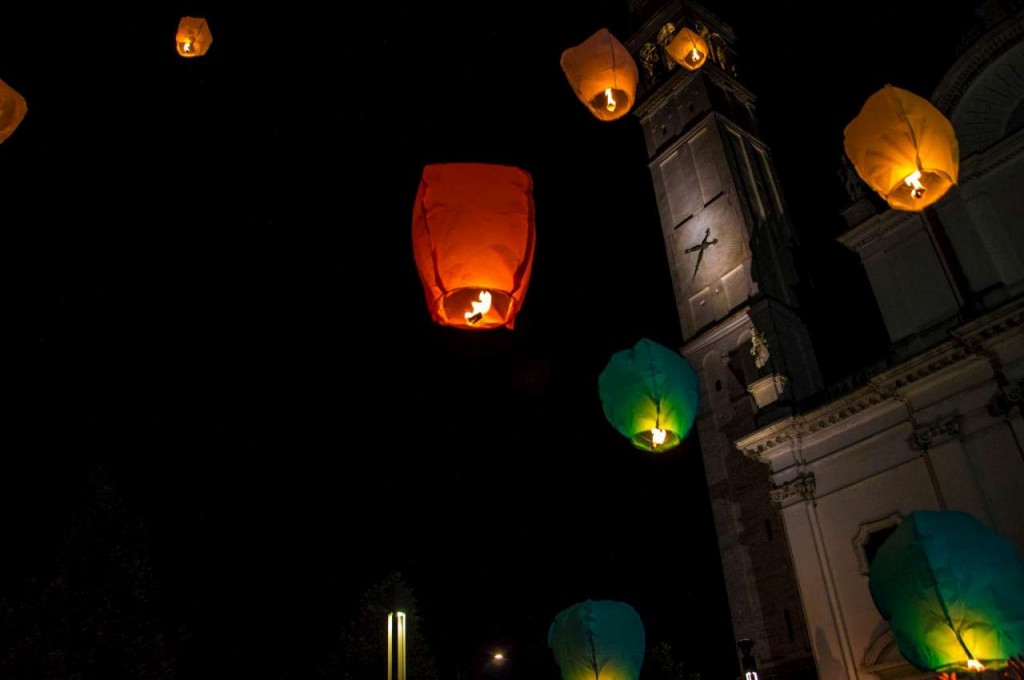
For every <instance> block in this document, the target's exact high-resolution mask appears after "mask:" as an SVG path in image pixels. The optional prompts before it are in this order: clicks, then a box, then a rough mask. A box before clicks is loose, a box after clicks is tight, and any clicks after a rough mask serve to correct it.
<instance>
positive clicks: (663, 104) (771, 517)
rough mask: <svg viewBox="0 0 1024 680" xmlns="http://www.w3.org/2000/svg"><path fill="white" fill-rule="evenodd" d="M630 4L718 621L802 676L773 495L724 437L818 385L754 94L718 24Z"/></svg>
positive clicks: (637, 0) (804, 659)
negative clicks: (697, 406)
mask: <svg viewBox="0 0 1024 680" xmlns="http://www.w3.org/2000/svg"><path fill="white" fill-rule="evenodd" d="M631 12H632V14H633V16H634V19H636V20H637V21H638V22H640V27H639V29H638V30H637V31H636V32H635V33H634V35H633V36H632V37H631V38H630V39H629V40H628V41H627V43H626V46H627V48H628V49H629V50H630V52H631V54H633V56H634V58H635V59H636V62H637V65H638V67H639V69H640V76H641V82H640V84H639V86H638V91H637V105H636V106H635V108H634V109H633V112H634V115H636V116H637V117H638V118H639V120H640V122H641V125H642V127H643V131H644V138H645V141H646V145H647V152H648V157H649V167H650V171H651V178H652V181H653V183H654V190H655V195H656V197H657V201H658V211H659V213H660V216H661V227H662V234H663V236H664V238H665V249H666V254H667V256H668V264H669V268H670V270H671V273H672V282H673V285H674V286H675V299H676V304H677V308H678V313H679V321H680V324H681V326H682V332H683V337H684V339H685V341H684V345H683V347H682V348H681V351H682V353H683V354H684V355H685V356H686V358H687V359H688V360H689V361H690V363H691V364H692V365H693V367H694V368H695V369H696V370H697V372H698V375H699V376H700V384H701V411H700V414H699V416H698V419H697V427H698V433H699V438H700V446H701V450H702V454H703V459H704V469H705V474H706V477H707V484H708V489H709V494H710V497H711V503H712V510H713V515H714V520H715V524H716V527H715V528H716V533H717V535H718V548H719V552H720V556H721V560H722V571H723V575H724V577H725V584H726V590H727V594H728V599H729V608H730V613H731V617H732V624H733V632H734V634H735V639H736V640H744V639H747V640H750V641H752V643H753V644H752V655H753V658H754V659H756V663H757V668H758V672H759V675H760V677H761V678H763V679H764V680H775V679H776V678H780V679H781V678H785V679H789V678H793V679H796V678H813V677H816V671H815V666H814V658H813V654H812V651H811V637H812V635H813V631H808V630H807V628H806V624H805V619H804V615H803V606H802V603H801V601H800V594H799V590H798V588H797V583H796V578H795V576H794V572H793V566H792V559H791V556H790V553H789V548H788V546H787V541H786V537H785V535H784V528H783V524H782V520H781V515H780V513H779V510H778V507H776V505H775V504H774V502H773V498H775V497H779V496H780V493H781V491H780V490H778V489H772V488H771V486H770V479H769V478H770V469H769V468H768V467H767V466H765V465H764V464H763V463H760V462H757V461H755V460H751V459H749V458H746V457H744V455H743V454H742V453H741V452H740V451H738V450H737V448H736V446H735V445H734V443H733V442H735V441H736V440H737V439H738V438H740V437H742V436H744V435H746V434H749V433H750V432H752V431H754V430H755V429H757V428H759V427H762V426H763V425H765V424H767V423H769V422H772V421H774V420H777V419H779V418H781V417H783V416H787V415H790V414H791V413H792V412H793V408H794V406H795V404H796V403H797V402H799V401H801V400H803V399H805V398H807V397H808V396H810V395H812V394H815V393H816V392H818V391H819V390H821V388H822V378H821V374H820V371H819V368H818V364H817V359H816V358H815V354H814V348H813V346H812V344H811V339H810V335H809V333H808V331H807V328H806V326H805V324H804V322H803V321H802V320H801V317H800V313H799V304H798V300H797V291H796V284H797V283H798V275H797V268H796V266H795V258H794V250H795V248H796V247H797V245H798V244H797V238H796V234H795V232H794V230H793V228H792V225H791V224H790V221H789V217H788V211H787V208H786V202H785V200H784V198H783V195H782V191H781V187H780V185H779V181H778V178H777V175H776V172H775V169H774V164H773V161H772V155H771V151H770V150H769V148H768V146H767V145H766V144H765V143H764V141H762V139H761V137H760V133H759V126H758V120H757V115H756V112H755V106H754V105H755V97H754V95H753V94H752V93H751V92H750V91H749V90H747V89H746V88H745V87H744V86H743V85H742V84H741V83H740V81H739V80H738V79H737V69H736V52H735V51H734V49H733V46H734V44H735V42H736V36H735V34H734V32H733V30H732V29H731V28H730V27H729V26H728V25H726V24H724V23H723V22H722V21H721V20H720V19H719V18H718V17H716V16H714V15H713V14H711V13H710V12H709V11H708V10H706V9H705V8H704V7H702V6H701V5H699V4H698V3H696V2H687V1H685V0H668V1H667V2H665V1H664V0H661V1H660V2H659V0H647V1H646V2H645V1H644V0H633V1H632V2H631ZM684 29H690V31H692V32H693V34H696V35H698V36H700V37H701V38H703V40H704V42H705V43H706V45H707V58H706V60H705V61H704V62H703V64H702V65H700V66H699V67H698V68H695V69H693V70H690V68H689V66H688V65H687V64H684V63H681V62H677V61H676V59H675V58H673V56H672V54H670V51H671V52H672V53H674V54H676V55H678V54H679V53H680V51H679V43H678V42H677V43H676V44H675V45H673V43H672V41H673V39H674V38H675V37H676V36H678V35H680V34H681V32H683V31H684ZM687 35H691V34H687ZM688 45H689V47H687V48H686V49H690V50H691V53H692V49H693V47H692V46H693V43H688ZM684 61H685V60H684ZM693 61H697V59H696V55H694V58H693ZM808 483H813V482H808ZM790 486H792V485H790ZM795 488H796V487H794V489H795ZM787 489H788V487H787ZM790 491H792V489H790ZM794 492H796V491H794ZM776 502H777V501H776ZM738 666H739V660H738Z"/></svg>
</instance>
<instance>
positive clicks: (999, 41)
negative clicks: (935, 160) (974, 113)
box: [931, 14, 1024, 115]
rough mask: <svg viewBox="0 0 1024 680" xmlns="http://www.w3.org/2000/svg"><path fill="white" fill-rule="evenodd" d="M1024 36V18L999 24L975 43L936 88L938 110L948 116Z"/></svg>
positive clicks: (933, 99) (934, 102) (933, 95)
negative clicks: (974, 85)
mask: <svg viewBox="0 0 1024 680" xmlns="http://www.w3.org/2000/svg"><path fill="white" fill-rule="evenodd" d="M1022 34H1024V14H1017V15H1016V16H1015V17H1013V18H1012V19H1010V20H1009V21H1005V22H1003V23H1000V24H997V25H996V26H995V28H993V29H992V30H991V31H990V32H989V33H988V34H987V35H985V36H982V37H981V38H979V39H978V40H976V41H975V42H974V44H973V45H972V46H971V48H970V49H969V50H968V51H967V52H965V53H964V54H963V56H961V57H960V59H958V60H957V62H956V63H955V64H954V65H953V67H952V68H951V69H949V71H947V72H946V75H945V77H943V79H942V81H941V82H940V83H939V85H938V87H936V88H935V92H933V93H932V96H931V100H932V103H933V104H935V108H937V109H939V111H942V112H943V113H944V114H946V115H949V114H950V113H951V112H952V110H953V109H954V108H956V106H957V105H958V104H959V103H960V99H961V98H962V97H963V95H964V94H965V93H966V92H967V90H969V89H970V87H971V85H972V84H974V82H975V80H977V78H978V75H979V74H980V73H981V72H982V71H984V70H985V68H986V67H988V65H989V64H991V63H993V62H995V61H996V60H998V59H999V57H1001V56H1002V55H1003V54H1004V53H1005V52H1006V51H1007V50H1008V49H1010V48H1012V47H1013V46H1014V45H1016V44H1017V43H1018V42H1020V39H1021V35H1022Z"/></svg>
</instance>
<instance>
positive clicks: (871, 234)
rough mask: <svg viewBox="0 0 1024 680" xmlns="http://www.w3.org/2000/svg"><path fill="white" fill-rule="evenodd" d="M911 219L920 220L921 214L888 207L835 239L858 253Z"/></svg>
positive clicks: (922, 224)
mask: <svg viewBox="0 0 1024 680" xmlns="http://www.w3.org/2000/svg"><path fill="white" fill-rule="evenodd" d="M913 220H917V221H918V222H921V216H920V215H918V214H917V213H916V212H912V211H909V210H892V209H891V208H890V209H887V210H886V211H885V212H880V213H877V214H876V215H873V216H871V217H869V218H868V219H866V220H864V222H862V223H861V224H860V225H858V226H856V227H854V228H853V229H851V230H849V231H848V232H846V233H845V234H840V236H839V237H838V238H837V239H836V240H837V241H839V242H840V243H842V244H843V245H844V246H846V247H847V248H849V249H850V250H852V251H853V252H855V253H857V254H860V251H861V250H862V249H863V248H864V247H865V246H867V245H869V244H871V243H872V242H874V241H877V240H879V239H881V238H883V237H885V236H887V235H889V234H890V233H892V232H894V231H896V230H897V229H899V228H900V227H902V226H904V225H905V224H907V223H908V222H911V221H913ZM921 226H922V227H923V226H924V223H923V222H921Z"/></svg>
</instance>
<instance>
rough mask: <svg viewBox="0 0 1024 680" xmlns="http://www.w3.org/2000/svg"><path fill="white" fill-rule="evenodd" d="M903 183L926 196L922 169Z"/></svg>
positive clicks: (911, 174)
mask: <svg viewBox="0 0 1024 680" xmlns="http://www.w3.org/2000/svg"><path fill="white" fill-rule="evenodd" d="M903 183H904V184H906V185H907V186H908V187H913V190H912V191H911V192H910V193H911V195H912V196H913V197H914V198H921V197H922V196H924V185H923V184H921V171H920V170H914V172H912V173H910V174H909V175H907V176H906V177H904V178H903ZM972 661H973V659H972Z"/></svg>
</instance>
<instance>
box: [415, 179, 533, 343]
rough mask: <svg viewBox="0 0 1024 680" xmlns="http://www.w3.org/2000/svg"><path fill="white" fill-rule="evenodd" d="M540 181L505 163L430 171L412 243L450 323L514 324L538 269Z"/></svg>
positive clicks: (433, 305) (432, 302)
mask: <svg viewBox="0 0 1024 680" xmlns="http://www.w3.org/2000/svg"><path fill="white" fill-rule="evenodd" d="M535 240H536V237H535V220H534V204H533V179H532V177H531V176H530V174H529V173H528V172H526V171H525V170H520V169H519V168H515V167H510V166H505V165H490V164H484V163H443V164H434V165H427V166H426V167H424V168H423V176H422V178H421V180H420V187H419V190H418V191H417V193H416V203H415V205H414V206H413V216H412V243H413V255H414V257H415V260H416V267H417V269H418V270H419V274H420V280H421V281H422V282H423V291H424V293H425V295H426V299H427V308H428V309H429V310H430V315H431V317H432V318H433V320H434V321H435V322H437V323H439V324H441V325H443V326H453V327H455V328H465V329H472V330H485V329H491V328H499V327H505V328H509V329H511V328H512V327H513V325H514V322H515V317H516V314H518V313H519V310H520V309H521V308H522V305H523V298H524V297H525V296H526V287H527V284H528V283H529V280H530V272H531V270H532V268H533V250H534V242H535Z"/></svg>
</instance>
